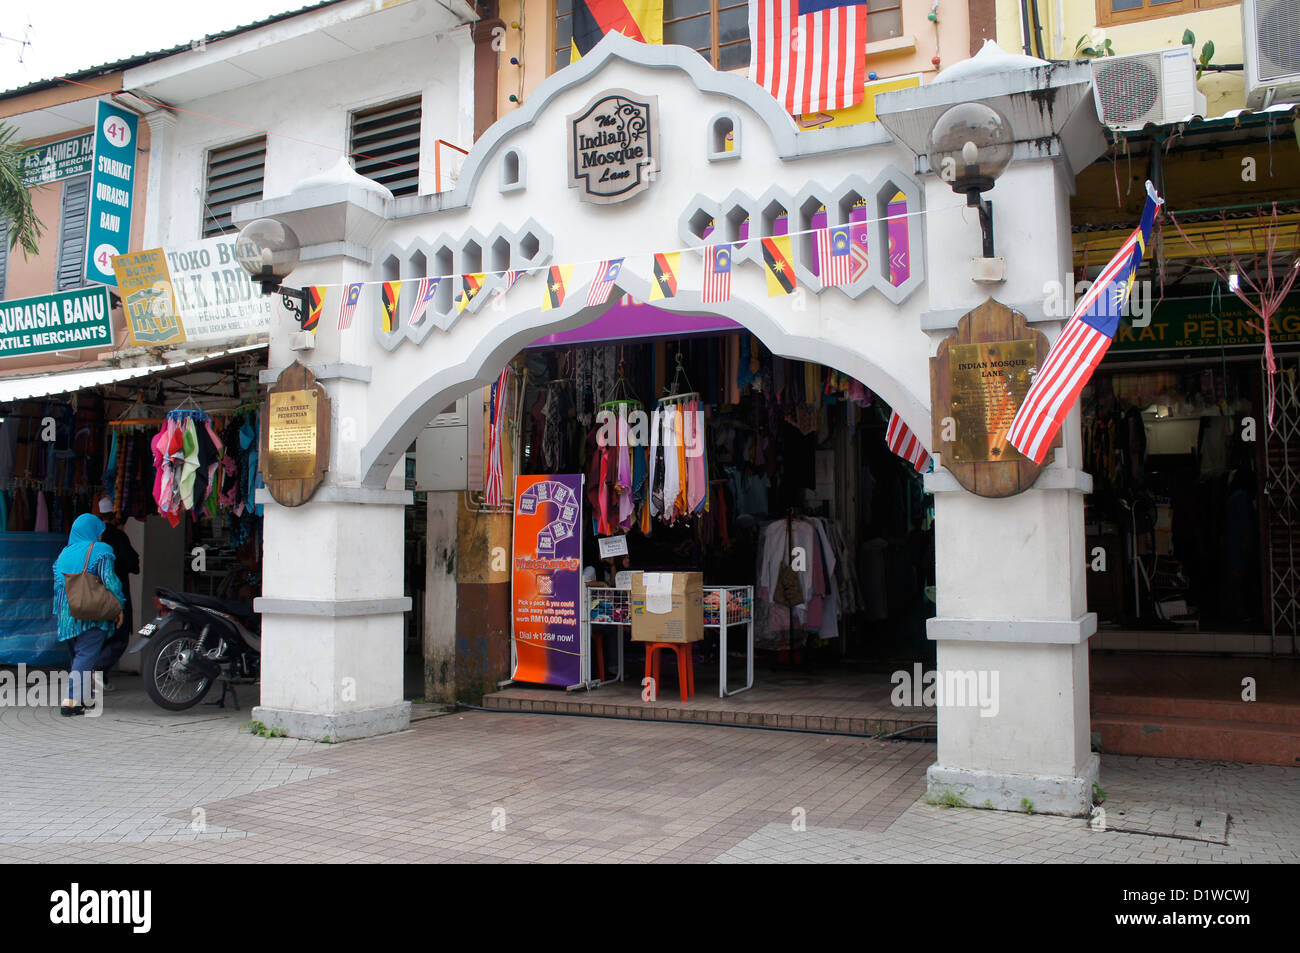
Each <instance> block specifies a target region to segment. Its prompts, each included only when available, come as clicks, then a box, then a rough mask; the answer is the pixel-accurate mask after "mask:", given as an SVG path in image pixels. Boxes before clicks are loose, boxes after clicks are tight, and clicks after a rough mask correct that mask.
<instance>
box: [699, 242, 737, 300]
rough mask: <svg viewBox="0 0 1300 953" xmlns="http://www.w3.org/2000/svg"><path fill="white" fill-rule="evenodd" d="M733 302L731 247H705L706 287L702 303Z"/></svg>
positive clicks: (701, 297)
mask: <svg viewBox="0 0 1300 953" xmlns="http://www.w3.org/2000/svg"><path fill="white" fill-rule="evenodd" d="M730 300H731V245H705V246H704V287H703V289H702V291H701V292H700V301H702V302H703V303H704V304H718V303H720V302H723V301H730Z"/></svg>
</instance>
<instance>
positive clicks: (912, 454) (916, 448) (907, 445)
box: [885, 410, 930, 473]
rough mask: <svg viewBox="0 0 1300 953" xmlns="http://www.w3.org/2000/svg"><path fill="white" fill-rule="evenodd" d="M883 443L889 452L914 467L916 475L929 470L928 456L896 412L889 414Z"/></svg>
mask: <svg viewBox="0 0 1300 953" xmlns="http://www.w3.org/2000/svg"><path fill="white" fill-rule="evenodd" d="M885 443H887V444H888V445H889V449H890V450H892V451H893V452H894V453H896V454H898V455H899V456H900V457H902V458H903V459H904V460H906V461H907V462H908V463H910V464H911V465H912V466H914V467H916V472H917V473H924V472H925V471H926V470H928V469H930V454H929V453H927V452H926V449H925V447H923V446H922V445H921V441H920V440H918V439H917V437H916V434H914V433H912V430H911V428H910V427H908V426H907V424H905V423H903V418H902V417H900V416H898V411H896V410H891V411H890V412H889V427H888V428H887V429H886V430H885Z"/></svg>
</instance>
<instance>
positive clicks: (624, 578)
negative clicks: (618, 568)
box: [614, 569, 641, 589]
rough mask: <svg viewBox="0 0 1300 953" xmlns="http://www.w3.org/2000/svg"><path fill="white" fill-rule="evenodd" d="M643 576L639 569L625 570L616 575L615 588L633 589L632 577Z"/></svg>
mask: <svg viewBox="0 0 1300 953" xmlns="http://www.w3.org/2000/svg"><path fill="white" fill-rule="evenodd" d="M639 575H641V571H640V570H639V569H624V570H623V571H622V572H617V573H615V574H614V587H615V588H616V589H631V588H632V577H633V576H639Z"/></svg>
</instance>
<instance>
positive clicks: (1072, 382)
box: [1007, 182, 1164, 465]
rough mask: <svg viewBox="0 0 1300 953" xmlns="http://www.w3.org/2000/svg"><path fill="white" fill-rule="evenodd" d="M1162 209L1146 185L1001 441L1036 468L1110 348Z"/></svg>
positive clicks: (1152, 189) (1150, 185)
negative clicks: (1125, 232)
mask: <svg viewBox="0 0 1300 953" xmlns="http://www.w3.org/2000/svg"><path fill="white" fill-rule="evenodd" d="M1163 204H1164V199H1162V198H1161V197H1160V196H1159V195H1157V194H1156V190H1155V187H1154V186H1153V185H1152V184H1151V183H1150V182H1148V183H1147V201H1146V205H1145V207H1144V208H1143V209H1142V220H1141V222H1140V223H1139V224H1138V227H1137V228H1135V229H1133V234H1132V235H1130V236H1129V237H1128V239H1127V240H1125V242H1124V244H1123V245H1121V246H1120V249H1119V251H1117V252H1116V253H1115V257H1114V258H1112V259H1111V260H1110V263H1109V264H1108V265H1107V266H1106V267H1105V268H1103V269H1102V271H1101V274H1100V275H1098V276H1097V280H1096V281H1094V282H1093V283H1092V286H1091V287H1090V288H1089V289H1088V291H1087V293H1086V294H1085V295H1084V296H1083V297H1082V298H1081V299H1080V300H1079V304H1078V305H1077V306H1076V307H1075V309H1074V314H1073V315H1071V317H1070V320H1069V321H1067V322H1066V324H1065V329H1064V330H1063V331H1061V336H1060V337H1058V338H1057V339H1056V343H1055V344H1053V345H1052V348H1051V350H1050V351H1048V352H1047V359H1046V360H1045V361H1043V366H1042V367H1041V368H1039V369H1038V373H1037V374H1035V375H1034V379H1033V383H1032V384H1030V385H1029V393H1027V394H1025V400H1024V403H1022V404H1021V405H1020V410H1018V411H1017V412H1016V416H1015V419H1014V420H1012V421H1011V429H1010V430H1008V431H1007V440H1008V441H1010V443H1011V445H1012V446H1013V447H1015V448H1016V449H1017V450H1019V451H1020V452H1021V453H1022V454H1024V455H1025V456H1026V457H1028V458H1029V459H1030V460H1032V461H1034V463H1036V464H1039V465H1041V464H1042V462H1043V460H1044V459H1045V458H1046V456H1047V449H1048V447H1050V446H1051V443H1052V439H1053V438H1054V437H1055V436H1056V433H1057V431H1058V430H1060V429H1061V425H1062V424H1063V423H1065V418H1066V416H1068V415H1069V413H1070V409H1071V408H1072V407H1073V406H1074V402H1075V401H1076V400H1077V399H1078V397H1079V392H1080V391H1082V390H1083V387H1084V385H1085V384H1087V383H1088V381H1089V380H1090V379H1091V378H1092V372H1093V371H1095V370H1096V369H1097V365H1098V364H1100V363H1101V359H1102V358H1103V357H1105V356H1106V351H1107V350H1109V349H1110V343H1111V341H1112V340H1114V338H1115V332H1116V331H1117V330H1118V329H1119V319H1120V316H1121V315H1122V314H1123V313H1124V308H1125V306H1126V305H1127V304H1128V297H1129V292H1130V291H1131V290H1132V288H1133V278H1134V276H1135V275H1136V274H1137V270H1138V266H1139V265H1141V264H1142V256H1143V255H1144V254H1145V253H1146V247H1147V241H1148V240H1149V239H1150V238H1151V225H1152V223H1153V222H1154V221H1155V217H1156V211H1157V210H1158V209H1159V208H1160V206H1161V205H1163Z"/></svg>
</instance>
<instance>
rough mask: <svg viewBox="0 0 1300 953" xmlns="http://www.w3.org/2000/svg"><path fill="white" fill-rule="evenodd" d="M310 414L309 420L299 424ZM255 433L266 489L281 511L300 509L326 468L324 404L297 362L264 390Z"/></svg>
mask: <svg viewBox="0 0 1300 953" xmlns="http://www.w3.org/2000/svg"><path fill="white" fill-rule="evenodd" d="M273 407H274V411H273ZM312 411H314V416H315V419H314V420H311V419H310V417H309V418H308V419H306V420H304V419H302V418H303V415H304V414H305V413H306V414H310V413H311V412H312ZM261 430H262V437H261V441H260V443H261V446H260V447H259V448H258V456H257V460H258V467H259V468H260V469H261V471H262V480H263V481H264V482H265V483H266V488H267V489H268V490H270V491H271V497H272V498H273V499H274V500H275V501H276V502H277V503H279V504H280V505H281V506H302V504H304V503H306V502H307V501H308V500H310V499H311V496H312V494H313V493H315V492H316V488H317V487H318V486H320V485H321V482H322V481H323V480H324V479H325V471H326V470H328V469H329V466H330V398H329V394H328V393H326V391H325V388H324V387H323V386H322V385H321V384H319V383H318V382H317V380H316V375H314V374H313V373H312V372H311V371H309V370H308V369H307V368H306V367H305V366H304V365H303V364H302V363H301V362H299V361H294V362H293V363H292V364H290V365H289V366H288V367H286V368H285V369H284V370H283V371H281V372H280V376H279V377H278V378H276V381H275V383H274V384H272V385H271V387H270V388H269V389H268V390H267V399H266V402H265V403H263V404H262V427H261ZM273 444H274V446H275V449H274V450H273V449H272V446H273Z"/></svg>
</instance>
